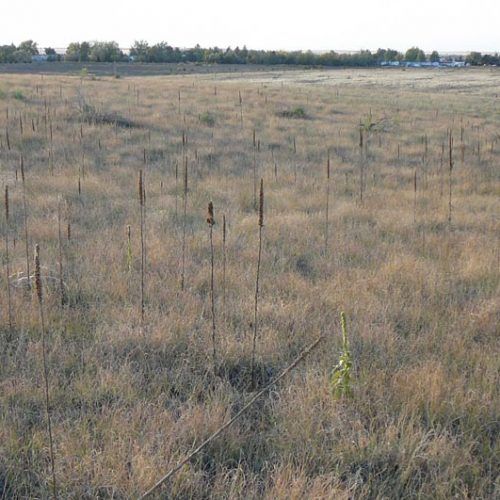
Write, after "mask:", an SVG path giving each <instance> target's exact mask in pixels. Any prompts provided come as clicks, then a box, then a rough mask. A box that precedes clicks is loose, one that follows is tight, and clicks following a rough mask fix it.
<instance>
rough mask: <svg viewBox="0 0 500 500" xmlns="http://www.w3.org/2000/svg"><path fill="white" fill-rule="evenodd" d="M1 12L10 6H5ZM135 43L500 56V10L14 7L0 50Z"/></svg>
mask: <svg viewBox="0 0 500 500" xmlns="http://www.w3.org/2000/svg"><path fill="white" fill-rule="evenodd" d="M1 4H3V5H1ZM26 39H33V40H35V41H37V42H38V44H39V47H47V46H52V47H65V46H66V45H67V44H68V43H70V42H73V41H83V40H115V41H117V42H118V43H119V45H120V47H129V46H130V45H131V44H132V43H133V42H134V40H141V39H143V40H147V41H148V42H150V43H156V42H159V41H166V42H168V43H169V44H170V45H174V46H179V47H191V46H194V45H195V44H197V43H199V44H200V45H201V46H203V47H212V46H218V47H224V48H225V47H228V46H231V47H235V46H240V47H242V46H243V45H246V46H247V47H248V48H255V49H286V50H295V49H302V50H306V49H311V50H360V49H370V50H373V49H377V48H378V47H384V48H386V47H391V48H395V49H398V50H401V51H403V50H405V49H407V48H409V47H411V46H414V45H417V46H419V47H420V48H422V49H424V50H425V51H431V50H433V49H436V50H438V51H441V52H452V51H456V52H468V51H471V50H478V51H483V52H489V51H493V52H494V51H500V0H411V1H410V0H329V1H327V0H307V1H300V2H299V1H295V0H288V1H282V0H279V1H277V0H252V1H248V2H238V1H236V0H204V1H202V0H199V1H193V0H163V1H162V0H140V1H138V0H134V1H132V0H121V1H118V0H80V1H78V2H74V1H67V0H21V1H19V2H14V1H11V0H1V1H0V44H6V43H11V42H13V43H16V44H17V43H19V42H20V41H22V40H26Z"/></svg>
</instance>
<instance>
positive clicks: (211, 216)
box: [207, 201, 215, 226]
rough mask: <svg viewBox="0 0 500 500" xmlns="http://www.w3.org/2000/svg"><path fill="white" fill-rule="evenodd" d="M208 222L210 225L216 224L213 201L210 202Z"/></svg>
mask: <svg viewBox="0 0 500 500" xmlns="http://www.w3.org/2000/svg"><path fill="white" fill-rule="evenodd" d="M207 224H208V225H209V226H213V225H214V224H215V219H214V204H213V203H212V202H211V201H209V202H208V212H207Z"/></svg>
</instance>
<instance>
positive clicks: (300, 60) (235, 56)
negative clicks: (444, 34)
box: [0, 40, 500, 66]
mask: <svg viewBox="0 0 500 500" xmlns="http://www.w3.org/2000/svg"><path fill="white" fill-rule="evenodd" d="M40 54H45V55H46V56H47V59H48V60H53V61H60V60H65V61H77V62H129V61H137V62H144V63H181V62H191V63H208V64H211V63H212V64H215V63H217V64H262V65H279V64H288V65H303V66H376V65H380V64H381V63H383V62H386V63H388V62H395V61H399V62H439V61H440V60H441V56H440V55H439V53H438V52H437V51H433V52H431V53H430V54H429V55H427V54H426V53H425V52H424V51H423V50H421V49H420V48H418V47H411V48H409V49H408V50H407V51H406V52H405V53H404V54H403V53H402V52H399V51H397V50H394V49H378V50H377V51H376V52H371V51H370V50H361V51H360V52H352V53H339V52H335V51H333V50H331V51H329V52H323V53H316V52H312V51H310V50H309V51H283V50H249V49H247V48H246V47H243V48H241V49H240V48H239V47H236V48H234V49H233V48H231V47H228V48H225V49H223V48H219V47H210V48H202V47H200V46H199V45H196V46H195V47H193V48H179V47H173V46H171V45H169V44H168V43H166V42H160V43H156V44H154V45H150V44H149V43H148V42H146V41H142V40H141V41H136V42H135V43H134V45H133V46H132V47H131V48H130V49H129V51H128V54H127V53H126V51H123V50H122V49H120V47H119V45H118V43H117V42H114V41H109V42H73V43H70V44H69V46H68V47H67V49H66V52H65V53H64V54H58V53H57V52H56V51H55V49H53V48H51V47H47V48H45V49H39V48H38V44H37V43H36V42H34V41H33V40H26V41H24V42H21V43H20V44H19V45H18V46H15V45H14V44H10V45H2V46H0V63H23V62H24V63H28V62H31V61H32V59H33V56H36V55H40ZM453 59H454V60H456V61H465V62H466V63H468V64H470V65H472V66H480V65H485V64H486V65H500V54H498V53H496V54H481V53H480V52H471V53H469V54H468V55H467V56H455V57H453Z"/></svg>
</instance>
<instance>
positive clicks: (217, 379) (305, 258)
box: [0, 66, 500, 498]
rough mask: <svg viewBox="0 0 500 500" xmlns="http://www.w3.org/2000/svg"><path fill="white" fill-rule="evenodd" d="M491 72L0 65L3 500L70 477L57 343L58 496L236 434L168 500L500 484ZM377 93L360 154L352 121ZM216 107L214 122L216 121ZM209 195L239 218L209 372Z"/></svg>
mask: <svg viewBox="0 0 500 500" xmlns="http://www.w3.org/2000/svg"><path fill="white" fill-rule="evenodd" d="M469 69H470V68H469ZM89 73H92V67H91V66H90V67H89ZM277 76H278V78H276V77H277ZM420 77H421V78H420ZM430 77H432V78H430ZM497 82H498V70H488V69H477V70H476V69H470V71H469V70H467V71H439V72H437V71H433V70H430V71H426V72H420V71H419V70H416V71H409V70H408V71H399V70H395V71H388V72H385V71H372V70H366V69H363V70H361V69H360V70H335V71H324V72H323V71H316V70H315V71H308V72H302V71H293V72H292V71H286V72H282V73H280V74H279V75H277V74H276V73H265V72H257V73H248V72H246V73H245V74H244V75H240V74H239V73H231V74H226V75H222V74H211V75H201V76H193V75H177V76H169V77H154V78H151V77H133V78H132V77H127V75H122V78H108V77H101V76H96V77H95V78H92V77H91V76H88V77H80V76H74V75H70V74H67V75H52V76H47V75H44V76H43V78H42V76H40V75H25V76H23V75H9V74H2V75H0V89H1V90H2V91H3V93H0V95H2V96H3V97H0V130H2V134H1V137H0V180H1V182H2V186H3V189H5V188H4V186H6V185H8V186H9V189H8V195H9V221H8V225H7V223H6V220H5V217H2V220H1V221H0V222H1V226H2V227H1V230H2V232H3V234H4V235H5V234H6V233H7V228H8V238H9V240H8V250H9V255H8V258H7V256H6V247H5V246H4V245H2V250H1V257H2V261H3V263H4V264H7V263H8V264H9V270H8V271H7V269H5V270H4V271H5V272H2V275H1V279H0V281H1V282H0V285H1V286H0V288H1V290H2V293H1V294H0V312H1V325H0V492H1V493H0V497H1V496H2V495H3V496H4V497H5V498H46V497H50V496H51V495H52V494H53V474H52V470H51V469H52V468H51V459H50V446H49V439H48V431H47V416H46V408H45V407H46V398H45V394H44V393H45V389H44V388H43V386H44V381H43V380H42V377H41V376H39V375H40V374H42V373H43V371H44V369H43V360H42V353H43V352H46V354H47V357H46V362H47V369H48V373H49V375H50V378H49V381H50V385H49V389H50V392H49V396H50V400H49V402H50V405H49V406H50V415H51V426H52V429H51V431H52V435H53V438H54V439H53V441H54V450H53V451H54V452H55V458H56V460H55V466H56V467H55V469H56V470H55V475H56V480H57V494H58V497H59V498H98V497H100V498H103V497H108V498H109V497H114V498H131V497H135V498H137V497H139V496H140V495H141V494H143V493H144V492H145V491H146V490H147V489H148V488H149V487H151V485H153V484H155V483H156V482H157V481H158V480H159V479H160V478H161V476H162V474H164V473H165V472H166V471H168V470H171V469H173V468H174V467H176V466H177V464H179V463H180V462H182V460H184V459H185V458H186V457H188V456H190V454H191V453H192V452H193V451H194V450H196V449H197V448H198V447H199V446H200V445H201V444H203V443H204V442H206V441H207V440H208V439H209V438H210V437H211V436H213V435H214V433H217V431H218V430H219V429H220V428H224V432H223V433H220V434H218V435H217V438H216V439H213V440H210V441H209V442H208V444H207V445H206V446H205V447H203V448H202V450H201V451H200V452H199V453H197V454H196V455H194V456H192V457H191V459H190V460H188V461H187V462H186V464H185V465H184V466H183V467H182V468H181V469H180V470H179V471H178V473H177V474H176V475H175V476H174V477H172V478H171V480H170V481H169V483H168V485H165V487H164V488H165V489H163V490H162V491H161V493H158V496H160V495H167V496H169V498H495V496H498V491H499V490H498V474H497V470H498V458H497V457H498V455H499V452H500V448H499V440H498V434H499V433H498V414H499V413H500V407H499V401H500V397H499V396H500V394H499V389H498V387H499V386H500V384H499V383H498V382H499V378H498V373H499V368H500V366H499V361H498V360H499V359H500V356H499V349H498V341H497V340H498V323H499V318H500V310H499V306H498V304H499V300H498V298H499V272H500V266H499V262H500V260H499V255H500V253H499V251H498V232H499V226H498V218H497V213H498V208H499V206H498V198H499V194H500V187H499V186H500V179H499V174H498V168H497V167H498V164H499V159H500V157H499V155H500V152H499V150H498V144H499V141H498V139H497V138H496V136H497V132H498V128H499V116H500V114H499V113H497V112H496V111H497V109H498V105H497V101H496V98H495V95H496V93H498V90H497V86H498V85H497ZM193 83H194V85H193ZM282 84H283V85H282ZM214 85H215V86H216V87H217V91H216V93H215V92H214ZM443 88H446V89H447V91H446V93H443V92H442V89H443ZM17 89H19V90H20V91H21V92H22V94H23V95H24V96H25V99H24V100H23V101H19V100H17V99H15V98H14V97H13V92H14V91H15V90H17ZM238 91H240V92H241V95H242V98H243V99H244V103H242V104H243V105H244V110H243V111H244V116H243V118H244V120H243V128H241V107H240V105H239V100H238V98H237V96H238ZM61 95H62V96H63V97H61ZM179 95H180V96H181V99H180V100H179ZM179 105H180V108H179ZM7 109H8V114H7ZM296 109H302V110H303V111H304V114H303V115H302V114H301V113H295V114H294V113H293V111H294V110H296ZM369 109H371V119H370V124H369V128H370V130H369V132H367V131H365V132H364V138H363V139H364V144H363V148H362V151H361V153H360V147H359V130H358V127H359V117H360V116H366V114H367V110H369ZM284 111H288V113H283V112H284ZM204 113H208V116H210V117H211V119H210V120H207V121H202V120H200V115H202V114H204ZM20 117H21V119H20ZM462 117H463V119H462ZM21 121H22V124H23V130H22V135H21V130H20V123H21ZM30 124H31V126H30ZM462 128H463V133H462V130H461V129H462ZM449 129H451V130H452V135H453V137H455V138H456V144H455V145H454V146H453V149H452V160H453V162H454V164H453V169H452V175H451V181H452V182H451V186H452V199H451V200H452V212H451V214H452V224H448V216H449V201H450V198H449V186H450V183H449V181H450V175H449V174H450V169H449V135H448V133H447V130H449ZM254 130H255V140H254V137H253V135H254V133H253V131H254ZM426 136H427V140H426V139H425V137H426ZM181 137H183V141H182V143H181V141H180V138H181ZM188 139H189V141H188ZM250 141H252V142H250ZM426 143H427V146H426ZM99 144H100V145H101V146H100V147H99ZM462 144H463V148H462ZM457 148H461V149H457ZM145 150H146V151H147V174H146V176H147V187H148V189H147V193H146V194H147V200H146V203H147V275H146V277H147V280H146V285H147V286H145V288H144V290H145V293H144V295H143V297H142V298H141V292H140V288H141V287H140V283H139V278H140V267H141V262H140V259H141V258H142V257H139V255H140V254H141V249H140V245H141V243H140V232H139V231H140V229H139V221H138V218H139V215H140V214H139V213H138V208H140V207H138V200H137V182H138V181H137V172H138V169H140V168H143V169H144V165H145V163H144V151H145ZM325 150H326V151H330V161H331V169H330V181H329V183H328V175H325ZM21 153H22V156H23V160H24V167H25V176H26V177H25V183H24V186H23V183H22V172H21V178H20V179H18V181H17V183H16V170H18V169H19V167H20V165H19V161H20V160H19V158H20V156H21ZM82 153H83V154H84V158H85V160H84V168H83V169H82V168H81V160H82ZM254 154H255V163H254ZM360 154H362V157H363V164H362V166H363V175H362V184H361V179H360V177H361V175H360V166H361V165H360ZM462 154H463V161H462ZM275 163H276V165H277V167H276V170H275V168H274V166H275ZM186 165H189V192H188V190H187V182H185V179H187V169H185V166H186ZM79 166H80V168H79ZM278 168H279V172H278ZM77 170H79V172H78V171H77ZM415 171H417V181H418V186H417V199H416V205H415V187H414V175H415ZM176 172H177V173H176ZM83 174H84V177H83ZM277 174H278V175H277ZM77 176H78V178H77ZM254 178H255V179H257V182H256V183H255V187H256V189H255V199H254V192H253V191H254V190H253V186H252V184H253V181H254ZM260 178H263V183H264V184H265V186H266V192H265V196H266V200H265V201H266V205H265V227H264V229H262V228H261V227H260V226H258V224H257V223H258V220H257V214H256V209H258V203H256V202H257V199H258V196H257V195H258V179H260ZM77 181H78V183H79V185H80V186H79V189H78V185H77ZM162 182H163V187H162V184H161V183H162ZM328 184H329V187H330V192H329V197H328V196H327V195H326V191H327V187H328ZM361 185H362V189H363V193H362V196H363V203H362V204H361V203H360V195H361V193H360V187H361ZM141 191H142V192H143V191H144V190H140V192H141ZM60 196H62V198H63V199H64V200H65V204H66V205H65V207H67V210H66V208H64V209H63V210H62V211H61V217H60V222H61V224H60V225H61V233H64V227H65V224H66V223H67V226H66V239H64V238H59V224H58V223H57V207H58V200H59V197H60ZM23 197H24V199H25V200H26V207H27V211H26V213H27V215H28V228H29V233H28V239H29V241H33V242H37V243H39V245H40V248H41V249H43V262H42V263H41V264H42V265H41V266H40V275H41V278H42V280H43V292H44V295H43V307H44V315H45V318H44V322H45V333H46V339H45V340H46V343H45V346H43V345H42V344H43V343H44V342H43V339H42V332H41V331H40V325H39V321H40V320H39V313H38V311H37V307H36V306H37V304H36V302H33V301H31V300H30V297H29V296H28V295H27V294H26V293H25V291H24V290H25V288H24V287H22V286H19V284H20V283H22V278H23V277H24V274H25V273H26V271H27V269H26V267H27V266H26V249H25V241H26V235H25V224H24V221H25V219H24V213H25V211H24V208H23V206H24V201H23ZM328 199H329V200H330V202H329V205H328V227H326V225H327V221H326V203H327V200H328ZM207 200H211V201H212V202H213V205H214V207H215V208H216V210H218V212H217V213H219V214H220V216H219V217H222V214H224V215H225V217H223V218H222V224H223V221H224V218H225V219H226V221H227V228H226V232H227V234H226V237H225V238H224V234H222V235H221V234H220V233H219V231H218V230H216V228H217V226H214V233H213V243H214V254H213V263H214V266H213V280H214V288H215V290H216V292H217V293H215V294H213V306H214V311H215V312H217V313H218V315H217V316H216V318H217V323H216V327H217V329H216V349H217V352H216V354H217V372H216V373H214V370H212V369H211V364H212V363H211V361H212V359H211V357H212V356H211V354H212V353H213V342H212V340H213V335H212V334H213V329H212V328H210V327H211V326H212V300H211V299H210V290H211V282H212V268H211V265H207V262H209V261H211V249H210V247H209V245H208V244H207V225H206V222H205V221H204V220H203V219H204V218H203V217H202V215H203V214H204V213H205V212H206V210H207V205H206V203H207ZM176 207H177V208H176ZM61 208H63V207H61ZM412 208H413V210H412ZM415 208H416V213H415ZM70 209H71V210H70ZM66 211H68V213H66ZM69 211H70V212H71V213H69ZM215 215H216V214H215ZM415 215H416V217H415ZM415 219H416V220H415ZM133 221H137V232H135V231H134V229H133V227H134V225H135V222H133ZM218 222H219V220H218ZM128 225H131V227H132V237H131V238H130V240H129V239H128V236H126V238H127V241H124V236H125V235H124V232H123V231H124V228H126V227H127V226H128ZM259 228H260V229H259ZM221 229H222V230H223V229H224V228H221ZM258 229H259V231H260V230H261V229H262V236H263V238H262V248H261V250H262V259H261V262H260V271H259V274H260V276H261V278H262V279H260V280H259V285H258V300H257V321H255V300H254V299H255V291H256V260H257V253H258V241H257V237H258V234H257V230H258ZM325 235H327V236H328V239H327V242H328V247H327V248H328V252H326V254H325V252H324V248H325ZM62 236H63V234H61V237H62ZM424 237H425V242H424V241H423V238H424ZM221 238H222V240H223V241H222V251H219V250H218V249H219V247H220V241H221ZM62 240H64V241H62ZM60 242H61V245H60ZM129 242H130V243H129ZM125 245H128V248H130V250H131V255H132V257H133V258H131V260H130V272H129V273H128V276H127V279H124V247H125ZM60 248H62V257H63V262H64V269H63V270H64V285H65V287H64V290H65V294H66V303H65V307H64V308H61V307H59V304H60V289H59V275H60V273H59V255H60ZM128 248H127V252H128ZM30 253H31V257H32V253H33V252H32V251H31V252H30ZM127 266H128V264H127ZM32 268H33V265H32V263H30V272H31V273H33V270H32ZM181 276H184V290H183V291H182V293H180V291H179V287H180V286H179V285H180V283H179V282H180V278H181ZM9 285H10V286H9ZM8 291H10V292H11V300H10V302H11V311H12V324H11V326H9V314H8V310H9V308H8V303H9V300H8V294H7V292H8ZM207 299H208V300H207ZM140 302H143V304H144V308H145V311H146V313H147V314H146V317H147V335H143V333H142V332H141V328H140V326H141V321H140V318H139V314H138V305H139V303H140ZM340 311H345V313H346V317H347V318H348V319H349V341H350V345H349V350H350V353H351V356H352V360H353V366H352V379H351V382H352V397H350V398H346V399H344V400H336V399H335V398H333V397H332V392H331V387H330V374H331V371H332V368H333V367H334V366H335V364H336V363H337V361H338V353H339V350H340V349H341V332H340V329H339V326H338V315H339V313H340ZM219 318H220V319H219ZM207 325H208V326H207ZM254 328H257V335H255V338H256V343H255V346H256V348H255V352H253V337H254V333H255V330H254ZM318 335H323V336H324V340H323V342H322V344H321V348H320V349H317V350H316V351H314V352H313V353H311V355H310V357H309V358H308V359H307V360H306V362H305V363H303V364H301V365H300V366H297V367H296V368H295V370H294V371H293V372H291V373H290V374H289V377H287V378H282V379H280V380H279V382H278V383H277V384H276V385H273V386H272V389H271V390H270V391H269V392H266V393H265V394H263V395H262V396H261V397H260V398H259V399H258V400H257V401H256V402H255V404H254V405H252V406H251V407H250V408H249V409H248V410H247V411H245V412H244V413H243V414H242V415H241V417H240V418H238V419H237V420H236V421H234V422H233V423H232V424H231V425H230V426H229V427H225V426H226V424H227V423H228V422H230V421H231V420H232V418H233V417H234V416H235V415H237V414H238V412H239V411H240V410H241V409H242V408H244V407H245V406H246V405H247V404H248V403H249V402H250V401H251V400H252V398H253V397H254V395H256V394H257V393H258V391H257V392H254V393H250V392H249V389H250V388H251V386H252V383H251V378H252V371H254V378H255V387H258V388H259V389H260V388H264V387H266V384H268V383H269V382H271V381H272V380H274V378H275V377H277V376H278V375H279V374H280V373H281V372H282V371H283V370H284V369H285V368H286V367H287V366H288V365H290V364H291V363H292V362H293V360H294V359H296V357H297V356H298V355H299V353H300V352H301V350H302V349H303V348H304V346H306V345H310V344H311V343H312V342H313V341H314V339H316V338H317V336H318ZM253 354H254V356H253ZM252 366H253V368H252Z"/></svg>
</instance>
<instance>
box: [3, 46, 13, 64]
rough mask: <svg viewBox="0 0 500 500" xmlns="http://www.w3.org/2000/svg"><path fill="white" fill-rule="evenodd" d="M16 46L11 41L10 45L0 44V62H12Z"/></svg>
mask: <svg viewBox="0 0 500 500" xmlns="http://www.w3.org/2000/svg"><path fill="white" fill-rule="evenodd" d="M15 51H16V46H15V45H14V44H13V43H11V44H10V45H0V63H12V62H14V52H15Z"/></svg>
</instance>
